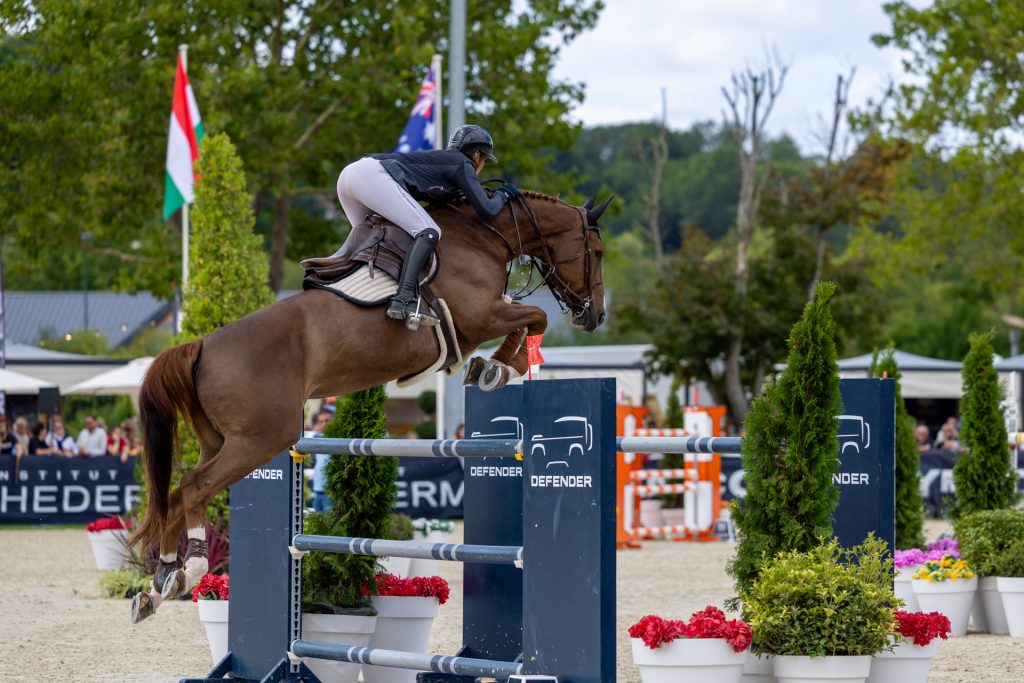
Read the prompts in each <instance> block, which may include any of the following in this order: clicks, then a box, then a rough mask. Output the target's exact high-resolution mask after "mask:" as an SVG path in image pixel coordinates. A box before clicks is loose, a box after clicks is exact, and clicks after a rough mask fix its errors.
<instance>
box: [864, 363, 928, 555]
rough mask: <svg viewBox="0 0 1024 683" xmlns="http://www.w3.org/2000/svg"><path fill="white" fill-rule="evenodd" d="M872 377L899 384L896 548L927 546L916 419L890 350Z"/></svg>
mask: <svg viewBox="0 0 1024 683" xmlns="http://www.w3.org/2000/svg"><path fill="white" fill-rule="evenodd" d="M868 374H869V375H870V376H871V377H883V376H884V377H888V378H889V379H893V380H895V381H896V547H897V548H901V549H907V548H920V547H922V546H923V545H924V502H923V501H922V500H921V485H920V472H921V452H920V451H919V450H917V440H916V439H915V438H914V418H912V417H910V415H908V414H907V407H906V406H905V405H904V404H903V393H902V391H901V389H900V369H899V366H898V365H897V364H896V359H895V358H894V357H893V349H892V347H889V348H887V349H885V351H883V352H882V354H881V356H879V355H878V354H877V353H876V354H875V357H874V358H872V360H871V369H870V371H869V372H868Z"/></svg>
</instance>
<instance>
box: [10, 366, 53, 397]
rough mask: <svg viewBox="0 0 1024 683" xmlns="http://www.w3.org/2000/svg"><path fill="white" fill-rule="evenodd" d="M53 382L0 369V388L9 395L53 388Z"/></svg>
mask: <svg viewBox="0 0 1024 683" xmlns="http://www.w3.org/2000/svg"><path fill="white" fill-rule="evenodd" d="M56 387H57V385H56V384H54V383H53V382H47V381H46V380H44V379H38V378H36V377H31V376H29V375H23V374H21V373H20V372H14V371H13V370H7V369H0V389H3V390H4V391H5V392H6V393H8V394H11V395H25V394H29V395H31V394H38V393H39V390H40V389H55V388H56Z"/></svg>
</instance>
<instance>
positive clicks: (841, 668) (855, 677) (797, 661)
mask: <svg viewBox="0 0 1024 683" xmlns="http://www.w3.org/2000/svg"><path fill="white" fill-rule="evenodd" d="M870 671H871V656H870V655H866V656H863V657H799V656H795V655H775V678H776V679H778V681H779V683H864V681H865V680H866V679H867V677H868V673H870Z"/></svg>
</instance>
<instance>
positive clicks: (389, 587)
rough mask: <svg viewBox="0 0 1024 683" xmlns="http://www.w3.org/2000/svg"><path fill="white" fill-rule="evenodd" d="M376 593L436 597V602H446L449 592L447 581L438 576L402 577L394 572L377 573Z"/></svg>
mask: <svg viewBox="0 0 1024 683" xmlns="http://www.w3.org/2000/svg"><path fill="white" fill-rule="evenodd" d="M376 580H377V593H378V594H380V595H384V596H406V597H419V598H437V601H438V603H440V604H442V605H443V604H444V603H446V602H448V595H449V593H450V592H451V591H450V590H449V588H448V582H447V581H445V580H444V579H442V578H441V577H440V576H413V577H410V578H408V579H403V578H402V577H400V576H395V575H394V574H377V577H376Z"/></svg>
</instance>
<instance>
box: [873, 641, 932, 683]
mask: <svg viewBox="0 0 1024 683" xmlns="http://www.w3.org/2000/svg"><path fill="white" fill-rule="evenodd" d="M938 651H939V641H938V639H935V640H933V641H932V642H930V643H928V644H927V645H925V646H924V647H920V646H918V645H914V641H913V640H905V641H903V642H902V643H900V644H899V645H897V646H896V647H894V648H893V650H892V652H879V653H877V654H874V655H872V656H871V658H872V661H871V674H870V675H869V676H868V681H867V683H927V681H928V669H929V668H930V667H931V665H932V658H933V657H935V653H936V652H938Z"/></svg>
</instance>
